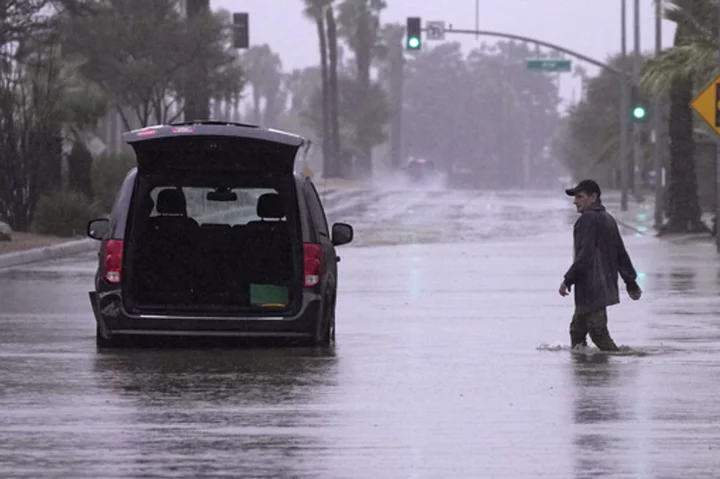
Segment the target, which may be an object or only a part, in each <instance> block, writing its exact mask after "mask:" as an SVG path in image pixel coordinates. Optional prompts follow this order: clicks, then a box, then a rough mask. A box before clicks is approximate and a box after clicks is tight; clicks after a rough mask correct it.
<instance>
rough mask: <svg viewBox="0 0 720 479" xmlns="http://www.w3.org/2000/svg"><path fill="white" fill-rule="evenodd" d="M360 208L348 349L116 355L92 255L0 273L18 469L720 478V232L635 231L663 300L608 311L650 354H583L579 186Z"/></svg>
mask: <svg viewBox="0 0 720 479" xmlns="http://www.w3.org/2000/svg"><path fill="white" fill-rule="evenodd" d="M383 202H385V203H383ZM383 205H386V206H383ZM356 206H357V208H359V209H347V210H346V211H345V213H343V214H337V215H334V216H333V215H331V216H332V217H333V219H335V220H339V219H341V218H342V219H347V220H349V221H351V222H353V223H354V224H355V225H356V227H357V246H356V247H342V248H340V255H341V256H342V262H341V263H340V265H339V267H340V273H341V278H340V293H339V296H338V311H337V345H336V347H334V348H331V349H313V348H251V349H248V348H236V349H228V348H223V349H199V348H194V349H134V350H133V349H130V350H118V351H108V352H102V353H98V352H97V351H96V349H95V341H94V334H95V331H94V322H93V319H92V315H91V312H90V308H89V304H88V301H87V291H88V289H89V288H90V287H91V285H92V275H93V272H94V268H95V263H94V256H93V255H84V256H82V257H78V258H70V259H66V260H63V261H59V262H55V263H45V264H38V265H30V266H26V267H23V268H17V269H15V270H10V271H4V272H0V361H1V362H2V367H0V387H1V389H0V475H1V476H2V477H72V478H81V477H93V478H99V477H102V478H115V477H118V478H120V477H123V478H125V477H243V478H245V477H247V478H254V477H263V478H266V477H267V478H270V477H272V478H328V479H329V478H333V479H334V478H367V477H379V478H489V477H493V478H530V477H549V478H566V477H567V478H585V477H613V478H624V477H628V478H635V477H637V478H646V477H653V478H655V477H657V478H685V477H687V478H704V477H717V475H718V471H719V470H720V452H719V451H718V449H719V448H720V420H719V419H720V406H718V401H717V397H718V395H720V385H719V384H718V379H720V320H719V319H718V316H717V313H718V311H720V297H719V296H718V294H717V293H718V290H719V289H720V269H719V268H718V266H717V261H718V259H717V256H716V253H715V252H714V246H713V245H712V244H710V243H688V244H682V245H680V244H671V243H668V242H661V241H658V240H656V239H654V238H649V237H641V236H636V235H630V234H628V235H627V236H626V238H625V240H626V244H627V247H628V249H629V251H630V254H631V256H632V257H633V260H634V262H635V265H636V267H637V269H638V271H639V272H640V273H641V277H640V279H639V282H640V285H641V286H642V287H643V289H644V290H645V294H644V296H643V299H642V300H641V301H639V302H631V301H629V299H627V297H623V299H622V303H621V304H620V305H619V306H615V307H612V308H610V310H609V317H610V322H609V324H610V330H611V333H612V334H613V336H614V338H615V340H616V342H617V343H618V344H622V345H628V346H630V347H631V348H633V349H634V350H635V351H637V352H638V353H639V354H625V355H612V356H609V355H604V354H600V353H597V352H593V351H592V350H591V351H590V352H588V353H583V354H571V353H570V352H569V350H568V344H569V338H568V333H567V329H568V323H569V320H570V316H571V313H572V303H571V302H570V300H569V298H561V297H560V296H559V295H558V294H557V287H558V286H559V283H560V281H561V280H562V275H563V273H564V272H565V269H566V268H567V266H568V265H569V261H570V257H571V224H572V221H574V219H575V215H574V213H573V211H572V207H571V205H570V204H569V202H568V201H567V200H565V199H564V198H559V197H557V196H545V197H539V198H533V199H532V201H527V197H525V198H523V197H522V196H520V197H518V196H517V195H511V194H508V195H499V194H492V195H491V194H487V195H481V194H472V193H467V192H428V193H423V192H415V193H408V192H404V193H402V195H401V194H398V195H386V196H384V197H380V198H378V197H377V196H373V195H369V196H367V197H366V198H365V202H364V203H362V204H358V205H356ZM336 207H337V208H342V207H343V205H342V204H338V205H336ZM353 212H354V213H353ZM393 242H394V243H399V244H391V243H393ZM370 246H372V247H370Z"/></svg>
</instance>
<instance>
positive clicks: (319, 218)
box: [303, 181, 330, 236]
mask: <svg viewBox="0 0 720 479" xmlns="http://www.w3.org/2000/svg"><path fill="white" fill-rule="evenodd" d="M303 189H304V190H305V201H307V204H308V207H309V210H310V216H311V217H312V221H313V223H314V224H315V229H316V230H317V231H318V232H319V233H322V234H324V235H326V236H330V231H329V228H328V224H327V219H326V218H325V210H323V207H322V203H321V202H320V197H319V196H318V193H317V190H316V189H315V185H313V184H312V182H311V181H306V182H305V188H303Z"/></svg>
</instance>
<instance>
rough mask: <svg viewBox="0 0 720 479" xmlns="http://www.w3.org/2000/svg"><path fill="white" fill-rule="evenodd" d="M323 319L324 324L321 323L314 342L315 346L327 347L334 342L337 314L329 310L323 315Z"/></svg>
mask: <svg viewBox="0 0 720 479" xmlns="http://www.w3.org/2000/svg"><path fill="white" fill-rule="evenodd" d="M321 321H322V324H320V331H318V334H317V335H316V336H315V338H314V339H313V344H314V345H315V346H322V347H327V346H330V345H331V344H332V342H333V336H334V332H333V330H334V328H335V315H334V314H333V313H331V312H329V311H328V312H327V313H325V314H324V315H323V319H322V320H321Z"/></svg>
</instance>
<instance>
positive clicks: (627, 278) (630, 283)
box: [617, 231, 640, 291]
mask: <svg viewBox="0 0 720 479" xmlns="http://www.w3.org/2000/svg"><path fill="white" fill-rule="evenodd" d="M617 236H618V251H617V254H618V257H617V262H618V272H619V273H620V277H621V278H622V280H623V281H624V282H625V285H626V286H627V290H628V291H637V290H638V289H640V286H638V284H637V281H636V280H637V272H636V271H635V267H634V266H633V264H632V261H631V260H630V255H629V254H628V252H627V250H626V249H625V242H624V241H623V239H622V235H621V234H620V231H618V232H617Z"/></svg>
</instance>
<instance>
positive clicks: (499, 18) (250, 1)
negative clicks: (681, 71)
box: [210, 0, 674, 100]
mask: <svg viewBox="0 0 720 479" xmlns="http://www.w3.org/2000/svg"><path fill="white" fill-rule="evenodd" d="M626 1H627V4H628V7H627V8H628V49H629V51H632V49H633V48H634V46H633V30H632V27H633V17H632V15H633V4H634V0H626ZM621 2H622V0H479V5H480V20H479V28H480V29H481V30H494V31H500V32H504V33H515V34H519V35H524V36H528V37H533V38H537V39H538V40H544V41H548V42H551V43H555V44H558V45H561V46H563V47H566V48H570V49H572V50H575V51H577V52H579V53H583V54H585V55H588V56H590V57H593V58H596V59H598V60H605V59H607V57H608V56H609V55H611V54H613V53H616V52H619V51H620V32H621V30H620V24H621V21H620V5H621ZM210 3H211V7H212V8H213V9H218V8H224V9H227V10H230V11H231V12H248V13H249V14H250V42H251V44H263V43H268V44H269V45H270V47H271V48H272V49H273V50H275V51H276V52H278V53H279V54H280V56H281V58H282V61H283V66H284V68H285V70H288V71H289V70H292V69H294V68H302V67H305V66H310V65H316V64H317V63H318V62H319V52H318V45H317V35H316V30H315V26H314V24H313V23H312V22H310V21H309V20H308V19H306V18H305V17H304V16H303V14H302V10H303V3H304V2H303V1H302V0H210ZM387 3H388V8H387V9H386V10H385V11H384V12H383V14H382V21H383V23H388V22H393V23H394V22H397V23H402V24H404V23H405V18H406V17H408V16H419V17H421V18H422V21H423V24H425V22H426V21H428V20H443V21H445V22H446V23H447V24H452V26H453V27H455V28H463V29H473V28H474V27H475V4H476V0H387ZM640 4H641V5H640V10H641V12H640V16H641V25H640V32H641V33H640V37H641V39H640V45H641V49H642V50H645V51H647V50H653V49H654V48H655V19H654V7H653V0H640ZM662 27H663V42H662V43H663V46H668V45H671V44H672V35H673V33H674V28H673V24H672V23H669V22H667V21H663V24H662ZM448 39H449V40H451V41H460V42H462V43H463V45H464V47H466V49H468V50H469V49H472V48H473V47H474V46H477V45H479V44H480V43H481V42H483V41H485V42H494V41H495V39H492V38H488V37H480V39H479V40H476V38H475V37H474V36H466V35H453V36H449V37H448ZM426 44H427V42H426ZM573 64H575V62H573ZM579 64H583V66H585V67H586V68H588V70H589V71H590V73H591V74H595V73H596V72H597V70H596V69H595V68H594V67H592V65H589V64H585V63H584V62H582V63H579ZM578 88H579V82H578V81H577V80H573V79H572V78H571V74H565V75H564V76H563V80H562V83H561V94H562V96H563V97H564V98H565V99H566V100H568V99H570V98H571V96H572V94H573V90H575V91H576V93H577V94H579V89H578Z"/></svg>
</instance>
